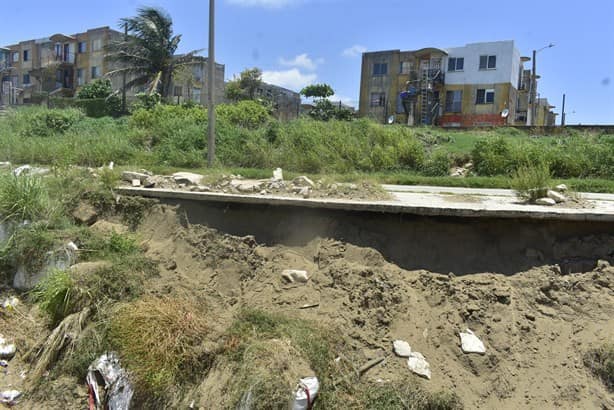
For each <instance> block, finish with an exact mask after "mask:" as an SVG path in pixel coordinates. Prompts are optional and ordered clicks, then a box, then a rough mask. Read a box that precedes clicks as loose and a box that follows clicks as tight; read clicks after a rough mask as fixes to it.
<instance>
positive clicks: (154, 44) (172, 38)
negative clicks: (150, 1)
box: [106, 7, 199, 98]
mask: <svg viewBox="0 0 614 410" xmlns="http://www.w3.org/2000/svg"><path fill="white" fill-rule="evenodd" d="M120 26H121V27H122V28H123V27H126V28H127V31H128V36H126V37H125V38H123V39H122V40H121V41H114V42H112V43H111V44H110V45H109V47H108V49H107V56H106V58H107V60H108V61H110V62H112V63H116V64H117V68H115V69H114V70H112V71H110V72H109V73H108V75H109V76H120V75H123V74H126V75H127V77H128V79H129V81H128V82H127V83H126V88H127V89H128V88H132V87H135V86H143V85H146V86H148V88H149V90H150V92H154V91H157V92H159V93H160V95H162V97H164V98H168V97H170V96H171V92H172V90H171V83H172V77H173V74H174V72H175V70H177V69H179V68H180V67H182V66H185V65H192V64H194V63H195V62H196V60H195V54H196V53H197V52H198V51H199V50H195V51H191V52H189V53H187V54H183V55H181V56H175V51H176V50H177V47H178V45H179V42H180V41H181V35H173V20H172V19H171V17H170V15H168V14H167V13H166V12H165V11H164V10H162V9H159V8H154V7H143V8H139V9H138V10H137V15H136V16H135V17H128V18H123V19H121V23H120Z"/></svg>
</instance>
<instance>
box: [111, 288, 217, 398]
mask: <svg viewBox="0 0 614 410" xmlns="http://www.w3.org/2000/svg"><path fill="white" fill-rule="evenodd" d="M208 332H209V326H208V324H207V321H206V319H205V315H204V314H203V312H202V310H201V307H200V306H198V305H197V304H196V303H195V302H193V301H192V300H190V299H188V298H154V297H146V298H144V299H141V300H137V301H136V302H133V303H130V304H124V305H122V306H121V307H120V308H119V309H118V310H117V312H116V313H115V315H114V316H113V317H112V319H111V324H110V329H109V338H110V342H111V345H112V346H113V347H114V348H116V349H117V350H118V351H119V353H120V355H121V357H122V363H125V365H126V366H127V368H128V370H129V371H130V372H131V374H132V375H133V377H134V381H135V389H136V394H137V396H138V397H139V398H140V400H143V401H144V402H147V400H149V399H153V400H154V401H155V400H163V399H164V397H165V396H167V395H168V394H169V393H170V392H171V391H172V390H173V388H174V387H175V386H176V384H178V383H181V382H185V381H187V380H191V378H192V377H195V376H196V375H198V374H201V375H202V373H203V372H204V371H205V370H206V369H207V368H208V367H209V366H210V364H211V357H210V356H209V354H208V353H207V352H206V351H204V350H203V349H202V347H201V346H202V343H203V342H204V341H205V338H206V337H207V335H208Z"/></svg>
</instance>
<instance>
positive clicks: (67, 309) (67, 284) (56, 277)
mask: <svg viewBox="0 0 614 410" xmlns="http://www.w3.org/2000/svg"><path fill="white" fill-rule="evenodd" d="M82 291H83V290H82V289H80V288H78V287H76V286H75V282H74V281H73V279H72V277H71V276H70V273H69V272H68V271H66V270H54V271H52V272H51V273H49V275H47V277H45V278H44V279H43V280H42V281H41V282H39V283H38V284H37V285H36V287H35V288H34V289H33V290H32V298H33V299H34V301H35V302H37V303H38V305H39V306H40V308H41V310H42V311H43V312H45V313H47V314H48V315H49V317H50V318H51V321H52V325H53V326H55V325H57V324H58V323H60V322H61V321H62V319H64V318H65V317H66V316H68V315H69V314H71V313H74V312H76V311H77V306H78V305H79V304H80V299H82V297H83V295H81V294H80V293H81V292H82Z"/></svg>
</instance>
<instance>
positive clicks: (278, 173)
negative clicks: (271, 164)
mask: <svg viewBox="0 0 614 410" xmlns="http://www.w3.org/2000/svg"><path fill="white" fill-rule="evenodd" d="M273 180H274V181H283V180H284V173H283V171H282V170H281V168H276V169H275V171H273Z"/></svg>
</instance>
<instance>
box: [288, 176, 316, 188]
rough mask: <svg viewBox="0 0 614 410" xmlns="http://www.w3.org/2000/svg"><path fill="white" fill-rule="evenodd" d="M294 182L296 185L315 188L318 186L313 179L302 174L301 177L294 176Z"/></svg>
mask: <svg viewBox="0 0 614 410" xmlns="http://www.w3.org/2000/svg"><path fill="white" fill-rule="evenodd" d="M292 183H293V184H294V185H298V186H304V187H310V188H314V187H315V186H316V184H314V183H313V181H312V180H311V179H309V178H308V177H306V176H304V175H301V176H300V177H296V178H294V180H293V181H292Z"/></svg>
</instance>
